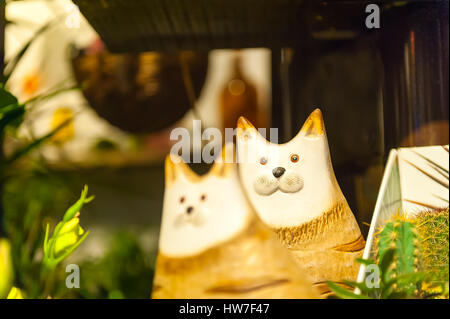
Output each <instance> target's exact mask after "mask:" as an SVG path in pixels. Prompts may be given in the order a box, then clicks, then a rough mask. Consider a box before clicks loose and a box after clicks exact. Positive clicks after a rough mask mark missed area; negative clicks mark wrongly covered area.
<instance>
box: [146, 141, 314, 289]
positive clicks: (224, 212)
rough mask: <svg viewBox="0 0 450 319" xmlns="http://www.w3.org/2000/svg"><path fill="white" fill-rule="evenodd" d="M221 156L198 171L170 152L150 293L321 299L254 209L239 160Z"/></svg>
mask: <svg viewBox="0 0 450 319" xmlns="http://www.w3.org/2000/svg"><path fill="white" fill-rule="evenodd" d="M227 149H228V151H231V152H233V144H227ZM225 152H227V151H226V150H225V149H224V150H222V154H225ZM218 158H219V159H221V160H216V163H215V164H214V165H213V167H212V168H211V170H210V171H209V173H208V174H206V175H203V176H198V175H196V174H195V173H194V172H193V171H191V169H190V168H189V167H188V166H187V165H186V164H184V163H183V162H182V160H181V158H179V157H177V156H175V155H168V156H167V158H166V167H165V175H166V177H165V179H166V185H165V194H164V204H163V216H162V223H161V233H160V239H159V252H158V256H157V261H156V268H155V278H154V283H153V291H152V298H319V293H318V291H317V290H316V289H315V288H314V287H313V286H312V283H311V282H309V281H308V280H306V279H305V276H304V274H303V272H302V271H301V270H299V269H300V268H299V265H298V263H297V262H296V261H295V258H293V257H292V256H291V254H290V253H289V252H288V250H287V249H285V248H284V247H282V245H281V244H280V243H279V241H278V239H277V238H276V236H275V235H274V234H273V232H272V231H271V230H270V229H268V228H267V227H266V226H265V225H264V224H263V223H262V222H261V221H260V220H259V219H258V217H257V216H256V214H254V212H253V211H252V208H251V206H250V205H249V204H248V202H247V199H246V197H245V195H244V193H243V191H242V189H241V186H240V182H239V174H238V169H237V164H236V163H226V162H225V161H224V160H223V159H224V157H223V156H222V155H221V156H220V157H218ZM172 159H173V160H172ZM177 162H178V163H177Z"/></svg>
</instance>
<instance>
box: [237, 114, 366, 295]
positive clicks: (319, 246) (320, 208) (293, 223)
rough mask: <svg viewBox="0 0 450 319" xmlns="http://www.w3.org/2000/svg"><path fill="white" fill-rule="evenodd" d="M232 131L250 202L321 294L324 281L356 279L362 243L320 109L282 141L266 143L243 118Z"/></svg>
mask: <svg viewBox="0 0 450 319" xmlns="http://www.w3.org/2000/svg"><path fill="white" fill-rule="evenodd" d="M237 135H238V139H237V141H238V157H239V171H240V176H241V181H242V184H243V187H244V189H245V191H246V193H247V195H248V197H249V199H250V202H251V203H252V204H253V206H254V208H255V210H256V212H257V214H258V215H259V217H260V218H261V219H262V221H263V222H264V223H266V224H267V225H268V226H269V227H270V228H271V229H273V230H274V231H275V232H276V234H277V235H278V238H279V239H280V240H281V242H282V243H283V245H284V246H286V247H288V248H289V249H290V251H291V252H292V253H293V254H294V255H295V256H296V257H297V259H298V260H299V261H300V263H301V265H302V266H303V267H304V268H305V270H306V272H307V274H308V275H309V277H310V279H311V280H312V281H313V282H314V283H315V285H316V286H317V287H318V288H319V290H320V291H321V293H322V294H327V293H329V290H328V286H327V285H326V284H325V283H324V281H325V280H332V281H337V282H341V281H342V280H343V279H347V280H356V277H357V272H358V270H359V264H358V263H357V262H356V261H355V259H356V258H358V257H361V256H362V252H363V250H364V246H365V241H364V238H363V237H362V235H361V232H360V229H359V227H358V224H357V222H356V220H355V218H354V216H353V213H352V212H351V210H350V207H349V206H348V204H347V201H346V199H345V197H344V195H343V194H342V192H341V189H340V187H339V185H338V182H337V180H336V177H335V175H334V171H333V167H332V164H331V159H330V153H329V149H328V141H327V136H326V132H325V127H324V123H323V119H322V113H321V111H320V110H319V109H316V110H315V111H314V112H313V113H312V114H311V115H310V116H309V118H308V119H307V120H306V122H305V124H304V125H303V127H302V129H301V130H300V132H299V133H298V134H297V136H295V137H294V138H293V139H292V140H291V141H289V142H288V143H285V144H273V143H270V142H268V141H267V140H266V139H265V138H264V137H262V136H261V135H260V134H259V132H258V131H257V130H256V129H255V127H253V125H252V124H251V123H250V122H248V121H247V120H246V119H245V118H243V117H241V118H240V119H239V121H238V132H237Z"/></svg>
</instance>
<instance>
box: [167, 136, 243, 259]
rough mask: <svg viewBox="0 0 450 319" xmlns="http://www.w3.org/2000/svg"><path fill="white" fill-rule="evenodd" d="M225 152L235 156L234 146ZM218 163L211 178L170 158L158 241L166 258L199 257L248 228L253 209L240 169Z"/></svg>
mask: <svg viewBox="0 0 450 319" xmlns="http://www.w3.org/2000/svg"><path fill="white" fill-rule="evenodd" d="M226 149H228V151H231V152H232V149H233V145H232V144H228V145H227V146H226V148H224V152H225V150H226ZM230 149H231V150H230ZM228 151H226V152H228ZM218 159H219V160H216V162H215V163H214V165H213V167H212V168H211V170H210V172H209V173H208V174H206V175H203V176H198V175H196V174H195V173H194V172H192V171H191V169H190V168H189V167H188V166H187V165H186V164H185V163H183V162H182V159H181V158H180V157H178V156H176V155H173V154H172V155H168V156H167V158H166V168H165V171H166V185H165V193H164V203H163V217H162V223H161V234H160V241H159V251H160V253H161V254H163V255H165V256H166V257H177V258H181V257H188V256H193V255H196V254H200V253H202V252H204V251H206V250H207V249H209V248H212V247H214V246H217V245H219V244H221V243H223V242H225V241H227V240H228V239H230V238H232V237H233V236H234V235H236V234H237V233H239V232H241V231H242V230H243V229H244V228H245V227H246V226H247V224H248V222H249V219H250V217H251V216H250V212H252V209H251V208H250V207H249V204H248V202H247V199H246V198H245V195H244V194H243V192H242V190H241V188H240V182H239V176H238V171H237V167H236V166H237V165H236V164H232V163H225V161H224V160H222V156H219V157H218Z"/></svg>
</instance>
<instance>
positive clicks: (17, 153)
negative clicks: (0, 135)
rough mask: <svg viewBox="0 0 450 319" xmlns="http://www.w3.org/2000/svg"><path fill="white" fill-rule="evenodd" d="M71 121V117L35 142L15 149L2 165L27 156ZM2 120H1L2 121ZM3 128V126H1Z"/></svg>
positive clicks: (0, 164)
mask: <svg viewBox="0 0 450 319" xmlns="http://www.w3.org/2000/svg"><path fill="white" fill-rule="evenodd" d="M70 121H71V119H69V120H67V121H65V122H63V123H61V125H59V126H58V127H57V128H55V129H54V130H52V131H51V132H50V133H48V134H46V135H44V136H42V137H40V138H38V139H36V140H34V141H33V142H31V143H30V144H28V145H26V146H24V147H22V148H21V149H19V150H17V151H15V152H14V153H13V154H12V155H11V156H10V157H9V158H7V159H6V160H4V161H3V163H2V162H0V167H1V166H6V165H11V164H12V163H14V162H15V161H17V160H18V159H19V158H21V157H23V156H25V155H26V154H28V153H30V152H31V151H33V150H34V149H36V148H37V147H38V146H40V145H41V144H42V143H44V142H46V141H47V140H48V139H50V138H51V137H52V136H53V135H55V134H56V133H57V132H58V131H59V130H61V129H62V128H63V127H64V126H66V125H67V124H68V123H69V122H70ZM0 122H1V121H0ZM0 128H1V126H0Z"/></svg>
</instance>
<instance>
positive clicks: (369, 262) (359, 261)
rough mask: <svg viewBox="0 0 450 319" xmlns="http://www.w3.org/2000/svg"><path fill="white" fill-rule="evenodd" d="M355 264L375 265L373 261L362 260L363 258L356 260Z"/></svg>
mask: <svg viewBox="0 0 450 319" xmlns="http://www.w3.org/2000/svg"><path fill="white" fill-rule="evenodd" d="M356 262H357V263H359V264H362V265H366V266H369V265H373V264H375V261H373V260H371V259H363V258H356Z"/></svg>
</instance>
